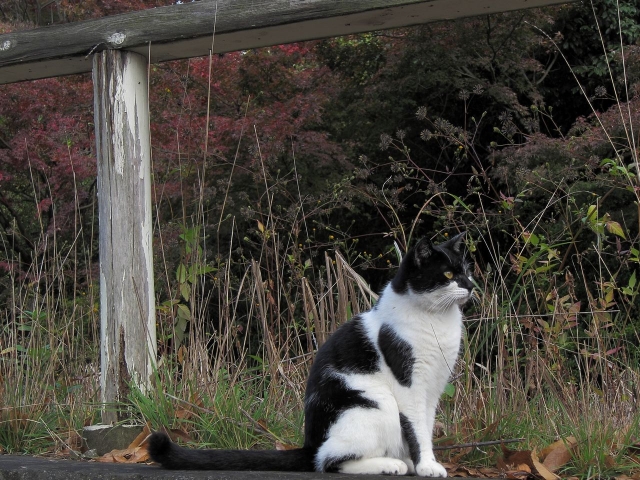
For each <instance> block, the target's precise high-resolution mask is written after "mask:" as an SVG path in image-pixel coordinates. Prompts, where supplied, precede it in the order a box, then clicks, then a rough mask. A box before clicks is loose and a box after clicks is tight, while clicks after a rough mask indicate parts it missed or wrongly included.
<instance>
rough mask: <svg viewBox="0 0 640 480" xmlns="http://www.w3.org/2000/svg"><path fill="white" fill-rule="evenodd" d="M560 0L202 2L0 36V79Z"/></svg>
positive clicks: (20, 78) (177, 56)
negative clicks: (100, 57)
mask: <svg viewBox="0 0 640 480" xmlns="http://www.w3.org/2000/svg"><path fill="white" fill-rule="evenodd" d="M557 3H566V0H348V1H346V0H207V1H204V0H203V1H200V2H189V3H185V4H180V5H171V6H167V7H160V8H153V9H149V10H142V11H138V12H133V13H128V14H122V15H114V16H109V17H103V18H99V19H96V20H88V21H84V22H77V23H67V24H61V25H54V26H50V27H44V28H38V29H35V30H27V31H22V32H16V33H8V34H4V35H0V84H2V83H12V82H18V81H23V80H34V79H37V78H45V77H55V76H61V75H69V74H73V73H82V72H88V71H90V70H91V65H92V64H91V54H92V53H95V52H99V51H102V50H106V49H125V50H131V51H135V52H138V53H140V54H141V55H145V56H147V55H148V52H149V45H151V49H150V50H151V59H150V60H151V62H163V61H167V60H176V59H181V58H189V57H198V56H204V55H208V53H209V50H210V49H211V44H212V32H213V31H214V25H215V31H216V36H215V48H214V52H216V53H221V52H229V51H237V50H246V49H250V48H257V47H265V46H269V45H280V44H284V43H291V42H297V41H304V40H312V39H319V38H327V37H335V36H340V35H346V34H352V33H360V32H367V31H373V30H384V29H388V28H395V27H402V26H408V25H417V24H421V23H428V22H435V21H438V20H447V19H454V18H459V17H469V16H474V15H483V14H490V13H497V12H504V11H509V10H518V9H523V8H533V7H540V6H544V5H550V4H557Z"/></svg>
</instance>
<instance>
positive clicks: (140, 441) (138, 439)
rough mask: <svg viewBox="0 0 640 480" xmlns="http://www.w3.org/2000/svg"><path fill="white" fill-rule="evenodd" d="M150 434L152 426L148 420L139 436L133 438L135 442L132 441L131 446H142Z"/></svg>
mask: <svg viewBox="0 0 640 480" xmlns="http://www.w3.org/2000/svg"><path fill="white" fill-rule="evenodd" d="M149 435H151V428H150V427H149V422H147V424H146V425H145V426H144V428H143V429H142V431H141V432H140V433H139V434H138V436H137V437H136V438H134V439H133V442H131V444H130V445H129V448H136V447H139V446H141V445H142V444H143V443H144V441H145V440H146V439H147V437H148V436H149Z"/></svg>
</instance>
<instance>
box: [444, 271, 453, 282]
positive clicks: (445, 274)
mask: <svg viewBox="0 0 640 480" xmlns="http://www.w3.org/2000/svg"><path fill="white" fill-rule="evenodd" d="M444 276H445V277H447V278H448V279H449V280H451V279H452V278H453V272H450V271H448V270H447V271H446V272H444Z"/></svg>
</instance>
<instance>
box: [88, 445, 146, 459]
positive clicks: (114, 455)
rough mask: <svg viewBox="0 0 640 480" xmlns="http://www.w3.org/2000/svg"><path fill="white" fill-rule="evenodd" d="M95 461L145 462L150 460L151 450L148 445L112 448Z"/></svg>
mask: <svg viewBox="0 0 640 480" xmlns="http://www.w3.org/2000/svg"><path fill="white" fill-rule="evenodd" d="M95 461H96V462H100V463H144V462H147V461H149V452H147V448H146V447H136V448H125V449H124V450H112V451H110V452H109V453H105V454H104V455H103V456H101V457H98V458H96V459H95Z"/></svg>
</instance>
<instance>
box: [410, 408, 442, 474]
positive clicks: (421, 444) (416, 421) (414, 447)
mask: <svg viewBox="0 0 640 480" xmlns="http://www.w3.org/2000/svg"><path fill="white" fill-rule="evenodd" d="M411 410H412V409H411ZM411 410H409V411H407V412H406V413H401V414H400V425H401V427H402V435H403V437H404V441H405V442H406V446H407V447H408V450H409V455H410V457H411V460H412V462H413V470H414V471H415V474H416V475H419V476H421V477H446V476H447V470H446V469H445V468H444V467H443V466H442V465H440V463H438V462H437V461H436V457H435V456H434V454H433V446H432V445H433V444H432V440H431V435H432V432H433V419H432V417H430V415H433V416H435V409H433V412H431V411H429V410H431V409H429V408H427V415H426V416H425V415H424V414H423V415H420V414H419V413H418V412H419V411H411ZM422 411H424V410H422ZM410 470H412V469H411V468H410Z"/></svg>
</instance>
